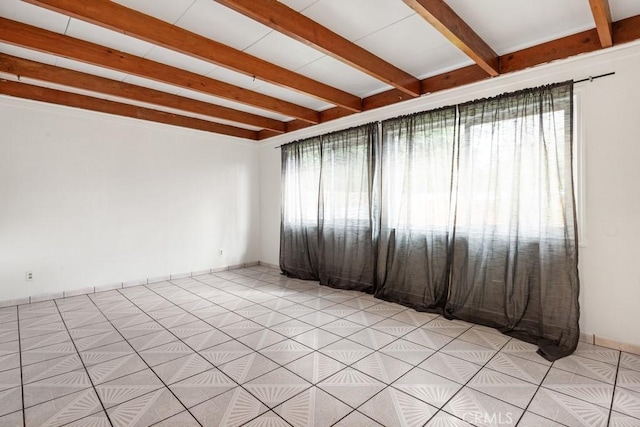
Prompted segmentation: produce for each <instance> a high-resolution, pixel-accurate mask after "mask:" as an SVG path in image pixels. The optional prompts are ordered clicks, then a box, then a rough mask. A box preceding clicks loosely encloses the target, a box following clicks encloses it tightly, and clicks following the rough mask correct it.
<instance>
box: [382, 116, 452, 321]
mask: <svg viewBox="0 0 640 427" xmlns="http://www.w3.org/2000/svg"><path fill="white" fill-rule="evenodd" d="M455 120H456V109H455V107H449V108H444V109H441V110H435V111H429V112H425V113H418V114H413V115H411V116H406V117H400V118H397V119H392V120H387V121H385V122H383V123H382V149H381V156H380V157H381V174H380V175H381V196H380V202H381V203H380V219H381V226H380V241H379V247H380V250H379V253H378V263H379V274H378V279H379V280H378V284H377V289H376V296H378V297H380V298H384V299H387V300H391V301H395V302H399V303H402V304H405V305H409V306H411V307H414V308H416V309H420V310H430V311H434V310H441V309H442V308H443V307H444V304H445V301H446V298H447V290H448V280H449V274H448V259H449V249H448V248H449V232H450V228H451V220H450V204H451V177H452V176H451V172H452V165H453V159H454V149H455Z"/></svg>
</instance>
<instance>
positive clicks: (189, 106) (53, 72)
mask: <svg viewBox="0 0 640 427" xmlns="http://www.w3.org/2000/svg"><path fill="white" fill-rule="evenodd" d="M0 71H2V72H5V73H9V74H14V75H16V76H19V77H29V78H32V79H36V80H41V81H45V82H51V83H56V84H60V85H65V86H70V87H74V88H77V89H84V90H90V91H93V92H99V93H104V94H108V95H113V96H118V97H121V98H127V99H131V100H134V101H140V102H146V103H149V104H155V105H160V106H164V107H169V108H175V109H178V110H184V111H189V112H191V113H197V114H203V115H206V116H210V117H214V118H219V119H224V120H230V121H233V122H238V123H243V124H247V125H250V126H256V127H259V128H263V129H269V130H271V131H274V132H276V133H282V132H284V131H285V130H286V124H285V123H284V122H281V121H279V120H274V119H270V118H268V117H263V116H259V115H257V114H251V113H246V112H244V111H238V110H234V109H231V108H227V107H222V106H219V105H214V104H209V103H207V102H203V101H198V100H195V99H190V98H185V97H182V96H178V95H172V94H170V93H167V92H162V91H159V90H155V89H149V88H146V87H142V86H136V85H132V84H130V83H124V82H119V81H116V80H111V79H106V78H104V77H98V76H94V75H92V74H86V73H81V72H79V71H74V70H69V69H66V68H60V67H56V66H54V65H48V64H43V63H40V62H35V61H30V60H28V59H22V58H17V57H15V56H11V55H7V54H4V53H0Z"/></svg>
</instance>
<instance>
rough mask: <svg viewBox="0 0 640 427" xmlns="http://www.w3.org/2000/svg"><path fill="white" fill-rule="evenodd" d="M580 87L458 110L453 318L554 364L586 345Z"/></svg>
mask: <svg viewBox="0 0 640 427" xmlns="http://www.w3.org/2000/svg"><path fill="white" fill-rule="evenodd" d="M572 91H573V84H572V83H565V84H558V85H553V86H548V87H542V88H537V89H531V90H525V91H521V92H517V93H513V94H507V95H504V96H499V97H496V98H491V99H486V100H479V101H474V102H471V103H468V104H464V105H461V106H459V114H460V119H459V134H458V143H459V149H458V156H457V159H456V165H455V180H454V181H455V182H454V187H453V192H452V195H453V198H454V201H453V209H454V222H453V228H452V257H451V282H450V295H449V298H448V302H447V307H446V312H447V314H449V315H451V316H453V317H456V318H459V319H464V320H468V321H471V322H477V323H482V324H485V325H489V326H493V327H497V328H500V329H501V330H502V331H503V332H506V333H509V334H510V335H515V336H517V337H519V338H522V339H524V340H526V341H529V342H535V343H537V344H538V346H539V347H540V352H541V353H542V354H543V355H544V356H545V357H547V358H548V359H550V360H553V359H557V358H559V357H562V356H565V355H567V354H569V353H571V352H573V350H574V349H575V347H576V345H577V343H578V338H579V329H578V316H579V310H578V269H577V263H578V250H577V235H576V234H577V233H576V212H575V202H574V191H573V170H572V164H573V162H572V140H573V128H572V123H573V109H572V105H573V104H572V100H573V93H572Z"/></svg>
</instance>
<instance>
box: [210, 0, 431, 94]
mask: <svg viewBox="0 0 640 427" xmlns="http://www.w3.org/2000/svg"><path fill="white" fill-rule="evenodd" d="M215 1H216V2H218V3H220V4H223V5H225V6H227V7H229V8H231V9H233V10H235V11H236V12H238V13H241V14H243V15H245V16H247V17H249V18H251V19H254V20H256V21H258V22H260V23H261V24H263V25H266V26H267V27H270V28H273V29H274V30H276V31H278V32H280V33H282V34H285V35H287V36H289V37H291V38H293V39H295V40H297V41H299V42H301V43H304V44H306V45H308V46H311V47H312V48H314V49H317V50H319V51H321V52H323V53H325V54H327V55H329V56H331V57H332V58H334V59H337V60H338V61H342V62H344V63H345V64H347V65H349V66H351V67H353V68H356V69H358V70H360V71H362V72H363V73H366V74H368V75H369V76H371V77H373V78H375V79H378V80H380V81H382V82H384V83H386V84H388V85H390V86H393V87H395V88H396V89H398V90H401V91H402V92H405V93H407V94H409V95H411V96H413V97H416V96H419V95H420V81H419V80H418V79H416V78H415V77H413V76H412V75H411V74H409V73H407V72H405V71H403V70H401V69H400V68H398V67H396V66H395V65H392V64H390V63H388V62H386V61H385V60H383V59H381V58H379V57H378V56H376V55H374V54H372V53H371V52H369V51H367V50H365V49H363V48H362V47H360V46H358V45H357V44H355V43H352V42H351V41H349V40H347V39H345V38H344V37H342V36H340V35H338V34H336V33H334V32H333V31H331V30H329V29H328V28H326V27H324V26H322V25H320V24H318V23H317V22H315V21H313V20H312V19H309V18H307V17H306V16H304V15H303V14H301V13H298V12H296V11H295V10H293V9H291V8H289V7H287V6H286V5H284V4H282V3H280V2H278V1H277V0H261V1H255V0H215Z"/></svg>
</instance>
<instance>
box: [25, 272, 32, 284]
mask: <svg viewBox="0 0 640 427" xmlns="http://www.w3.org/2000/svg"><path fill="white" fill-rule="evenodd" d="M25 280H26V281H27V282H31V281H32V280H33V273H32V272H31V271H27V272H26V273H25Z"/></svg>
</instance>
